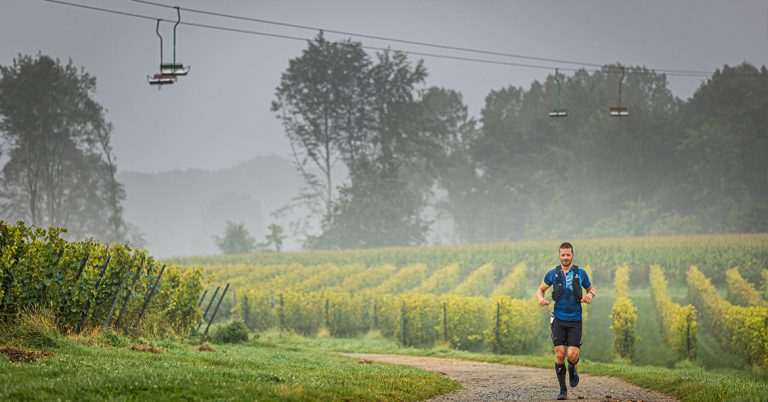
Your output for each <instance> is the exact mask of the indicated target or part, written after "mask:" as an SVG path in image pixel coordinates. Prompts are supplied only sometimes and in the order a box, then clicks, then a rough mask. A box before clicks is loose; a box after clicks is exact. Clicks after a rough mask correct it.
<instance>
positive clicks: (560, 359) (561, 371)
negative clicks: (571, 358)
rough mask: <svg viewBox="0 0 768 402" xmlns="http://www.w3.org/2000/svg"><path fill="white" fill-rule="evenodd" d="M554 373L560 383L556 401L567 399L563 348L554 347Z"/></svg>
mask: <svg viewBox="0 0 768 402" xmlns="http://www.w3.org/2000/svg"><path fill="white" fill-rule="evenodd" d="M555 373H556V374H557V382H558V383H560V393H559V394H558V395H557V399H567V398H568V388H567V387H566V386H565V346H555Z"/></svg>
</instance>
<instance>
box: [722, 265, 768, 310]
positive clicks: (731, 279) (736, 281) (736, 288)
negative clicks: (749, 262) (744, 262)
mask: <svg viewBox="0 0 768 402" xmlns="http://www.w3.org/2000/svg"><path fill="white" fill-rule="evenodd" d="M725 282H726V284H727V285H728V299H729V300H730V301H731V303H733V304H736V305H739V306H763V307H768V303H766V301H765V300H763V298H762V296H760V292H758V291H757V290H756V289H755V287H754V286H752V284H750V283H749V282H747V281H746V280H744V278H742V277H741V275H740V274H739V270H738V269H737V268H731V269H729V270H728V271H726V272H725Z"/></svg>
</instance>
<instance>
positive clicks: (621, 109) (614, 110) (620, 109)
mask: <svg viewBox="0 0 768 402" xmlns="http://www.w3.org/2000/svg"><path fill="white" fill-rule="evenodd" d="M622 81H624V67H621V78H620V79H619V106H612V107H611V108H609V109H608V114H609V115H611V116H613V117H627V116H629V108H628V107H626V106H621V83H622Z"/></svg>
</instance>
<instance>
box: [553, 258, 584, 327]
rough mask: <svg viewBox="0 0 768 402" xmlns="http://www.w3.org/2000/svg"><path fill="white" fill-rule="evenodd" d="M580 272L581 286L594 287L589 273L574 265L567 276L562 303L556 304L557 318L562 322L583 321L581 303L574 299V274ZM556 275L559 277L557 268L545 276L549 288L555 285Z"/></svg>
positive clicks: (555, 312)
mask: <svg viewBox="0 0 768 402" xmlns="http://www.w3.org/2000/svg"><path fill="white" fill-rule="evenodd" d="M577 269H578V270H579V278H580V279H581V286H582V287H583V288H584V289H589V288H591V287H592V282H590V281H589V276H588V275H587V273H586V272H585V271H584V270H583V269H581V268H579V267H578V265H574V266H573V268H571V270H570V271H568V273H567V274H565V289H563V297H561V298H560V301H558V302H555V310H554V314H555V318H557V319H558V320H560V321H581V303H578V302H576V298H574V297H573V273H574V271H576V270H577ZM555 275H557V267H555V268H552V269H551V270H550V271H549V272H547V274H546V275H544V283H545V284H546V285H547V286H552V284H554V283H555Z"/></svg>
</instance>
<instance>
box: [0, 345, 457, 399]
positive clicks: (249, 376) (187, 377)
mask: <svg viewBox="0 0 768 402" xmlns="http://www.w3.org/2000/svg"><path fill="white" fill-rule="evenodd" d="M157 346H160V347H161V348H162V349H163V350H164V351H165V353H162V354H155V353H148V352H137V351H131V350H128V349H126V348H113V347H98V346H88V345H84V344H80V343H76V342H72V341H69V340H67V341H65V342H63V345H62V346H61V347H58V348H55V349H50V350H51V351H53V352H54V353H55V357H53V358H50V359H44V360H39V361H37V362H34V363H11V362H9V361H8V359H7V358H6V357H5V356H4V355H0V400H57V399H58V400H78V401H80V400H142V401H143V400H224V399H226V400H414V399H426V398H429V397H431V396H435V395H438V394H442V393H446V392H450V391H452V390H455V389H458V388H459V386H458V384H456V383H454V382H452V381H450V380H448V379H446V378H444V377H442V376H440V375H438V374H436V373H431V372H426V371H422V370H417V369H414V368H409V367H401V366H394V365H387V364H380V363H374V364H361V363H360V362H357V361H355V360H354V359H349V358H345V357H341V356H338V355H336V354H333V353H328V352H323V351H313V350H306V349H303V348H302V349H296V348H295V347H290V346H286V345H275V344H273V345H265V344H263V343H262V344H251V345H241V346H235V345H228V346H220V345H214V346H213V348H214V349H215V351H214V352H200V351H197V350H196V349H195V348H194V347H193V346H192V345H187V344H183V343H170V342H168V343H163V344H161V345H157Z"/></svg>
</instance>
